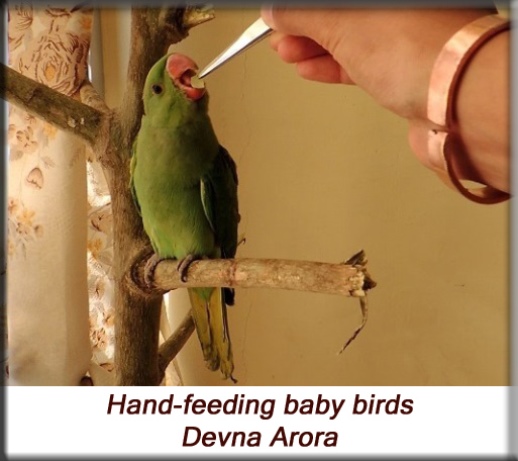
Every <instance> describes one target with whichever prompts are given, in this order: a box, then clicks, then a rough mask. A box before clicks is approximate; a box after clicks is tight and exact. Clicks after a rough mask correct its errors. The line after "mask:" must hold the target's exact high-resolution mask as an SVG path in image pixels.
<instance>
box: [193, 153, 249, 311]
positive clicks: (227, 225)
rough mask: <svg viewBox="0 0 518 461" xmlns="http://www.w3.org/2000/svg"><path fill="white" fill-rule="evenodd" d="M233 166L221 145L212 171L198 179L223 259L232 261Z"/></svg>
mask: <svg viewBox="0 0 518 461" xmlns="http://www.w3.org/2000/svg"><path fill="white" fill-rule="evenodd" d="M237 185H238V179H237V170H236V164H235V162H234V160H233V159H232V157H231V156H230V154H229V153H228V152H227V150H226V149H225V148H224V147H222V146H220V148H219V152H218V155H217V156H216V158H215V160H214V164H213V166H212V168H211V169H210V170H209V171H208V172H207V174H205V175H204V176H203V177H202V179H201V200H202V203H203V209H204V210H205V215H206V217H207V220H208V221H209V223H210V226H211V227H212V230H213V232H214V235H215V236H216V242H217V244H218V245H219V247H220V249H221V257H222V258H233V257H234V256H235V254H236V249H237V226H238V223H239V219H240V217H239V211H238V200H237ZM233 298H234V295H233V290H229V289H225V302H226V303H227V304H229V305H232V304H233Z"/></svg>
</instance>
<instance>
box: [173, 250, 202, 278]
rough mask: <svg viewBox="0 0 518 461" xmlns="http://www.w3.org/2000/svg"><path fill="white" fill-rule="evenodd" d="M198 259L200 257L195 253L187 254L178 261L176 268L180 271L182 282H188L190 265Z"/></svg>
mask: <svg viewBox="0 0 518 461" xmlns="http://www.w3.org/2000/svg"><path fill="white" fill-rule="evenodd" d="M197 259H199V258H197V257H196V256H194V255H187V256H186V257H185V258H182V259H180V261H179V262H178V266H177V267H176V270H177V271H178V272H179V273H180V280H181V281H182V282H187V271H188V270H189V266H190V265H191V264H192V263H193V262H194V261H196V260H197Z"/></svg>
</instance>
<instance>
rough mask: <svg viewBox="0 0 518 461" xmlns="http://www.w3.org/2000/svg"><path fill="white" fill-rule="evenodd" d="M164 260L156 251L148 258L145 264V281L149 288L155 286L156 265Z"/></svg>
mask: <svg viewBox="0 0 518 461" xmlns="http://www.w3.org/2000/svg"><path fill="white" fill-rule="evenodd" d="M163 260H164V258H160V257H159V256H158V255H157V254H156V253H153V254H152V255H151V257H150V258H149V259H148V260H147V262H146V265H145V266H144V282H146V286H147V287H148V288H154V287H155V270H156V266H158V264H159V263H160V262H161V261H163Z"/></svg>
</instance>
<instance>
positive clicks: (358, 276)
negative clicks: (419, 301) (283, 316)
mask: <svg viewBox="0 0 518 461" xmlns="http://www.w3.org/2000/svg"><path fill="white" fill-rule="evenodd" d="M147 260H148V258H141V259H140V260H137V262H136V264H135V265H134V267H133V270H132V272H131V275H130V277H131V279H132V282H133V283H134V284H135V285H136V286H138V287H146V286H147V284H146V263H147ZM177 264H178V262H177V261H175V260H169V259H166V260H163V261H161V262H160V263H158V265H157V266H156V269H155V271H154V278H153V282H154V286H153V287H152V288H151V292H154V293H165V292H167V291H170V290H174V289H176V288H187V287H240V288H278V289H283V290H299V291H309V292H313V293H326V294H337V295H344V296H354V297H363V296H365V292H366V291H367V290H369V289H371V288H374V287H375V286H376V282H374V281H373V280H372V279H371V277H370V276H369V274H368V272H367V270H366V267H365V265H366V259H364V260H361V261H359V262H358V264H352V265H351V264H346V263H342V264H329V263H320V262H309V261H289V260H282V259H210V260H199V261H194V262H193V263H192V264H191V265H190V266H189V270H188V274H187V282H182V280H181V279H180V274H179V272H178V270H177Z"/></svg>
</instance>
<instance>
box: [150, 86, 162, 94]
mask: <svg viewBox="0 0 518 461" xmlns="http://www.w3.org/2000/svg"><path fill="white" fill-rule="evenodd" d="M151 90H152V91H153V93H155V94H160V93H162V91H164V88H162V85H153V86H152V87H151Z"/></svg>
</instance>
